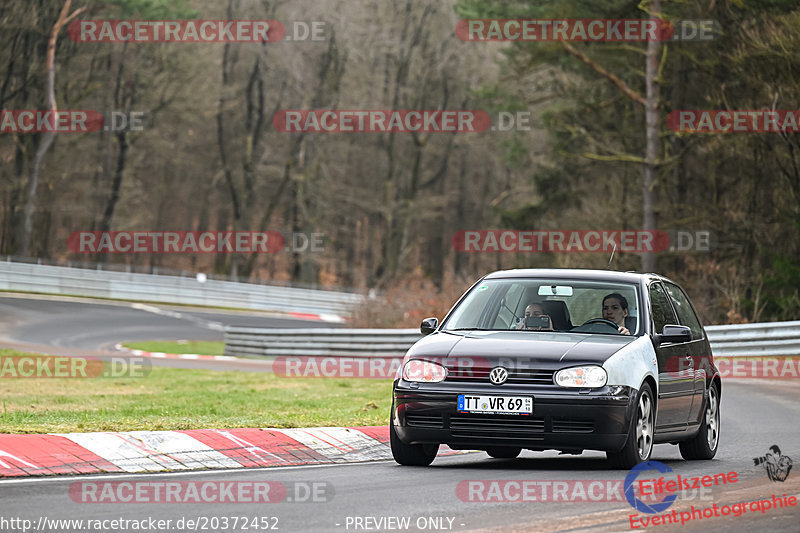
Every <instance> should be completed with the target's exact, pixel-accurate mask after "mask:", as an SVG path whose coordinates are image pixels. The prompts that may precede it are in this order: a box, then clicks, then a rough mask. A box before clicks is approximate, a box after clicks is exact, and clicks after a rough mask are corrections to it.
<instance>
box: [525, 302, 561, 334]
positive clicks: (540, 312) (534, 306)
mask: <svg viewBox="0 0 800 533" xmlns="http://www.w3.org/2000/svg"><path fill="white" fill-rule="evenodd" d="M532 316H534V317H547V323H548V327H546V328H545V327H542V326H534V327H527V326H525V319H526V318H528V317H532ZM516 329H524V330H527V331H553V320H552V319H551V318H550V315H548V314H547V313H546V312H545V310H544V306H543V305H542V304H541V303H539V302H532V303H530V304H528V307H526V308H525V316H523V317H522V320H520V322H519V324H517V326H516Z"/></svg>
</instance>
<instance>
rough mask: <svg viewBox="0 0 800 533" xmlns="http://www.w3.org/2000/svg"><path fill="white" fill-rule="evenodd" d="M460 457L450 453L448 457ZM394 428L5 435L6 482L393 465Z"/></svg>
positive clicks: (2, 464) (445, 451)
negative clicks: (119, 474) (13, 479)
mask: <svg viewBox="0 0 800 533" xmlns="http://www.w3.org/2000/svg"><path fill="white" fill-rule="evenodd" d="M456 453H463V452H455V451H453V450H451V449H450V448H448V447H447V446H444V445H443V446H442V447H441V448H440V450H439V454H440V455H452V454H456ZM391 458H392V454H391V451H390V449H389V428H388V426H367V427H358V428H346V427H321V428H293V429H274V428H261V429H259V428H251V429H190V430H184V431H122V432H115V433H112V432H103V433H101V432H97V433H64V434H47V435H9V434H0V477H20V476H45V475H54V474H95V473H101V472H129V473H133V472H163V471H175V470H202V469H223V468H256V467H269V466H290V465H305V464H326V463H327V464H330V463H353V462H363V461H380V460H385V459H391Z"/></svg>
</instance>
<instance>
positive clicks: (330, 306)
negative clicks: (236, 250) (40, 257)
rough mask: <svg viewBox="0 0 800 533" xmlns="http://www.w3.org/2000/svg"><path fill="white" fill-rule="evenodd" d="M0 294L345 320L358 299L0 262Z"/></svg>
mask: <svg viewBox="0 0 800 533" xmlns="http://www.w3.org/2000/svg"><path fill="white" fill-rule="evenodd" d="M0 290H6V291H22V292H36V293H47V294H61V295H70V296H90V297H97V298H110V299H121V300H140V301H148V302H161V303H170V304H188V305H203V306H213V307H231V308H238V309H253V310H261V311H283V312H297V313H313V314H316V315H323V316H324V315H333V316H336V317H346V316H349V315H350V314H351V312H352V310H353V308H354V307H356V306H357V305H358V304H359V303H360V302H361V301H362V300H363V297H362V296H361V295H359V294H354V293H348V292H335V291H324V290H316V289H299V288H291V287H278V286H272V285H257V284H253V283H238V282H234V281H220V280H212V279H207V280H205V281H203V282H201V281H199V280H198V279H196V278H194V277H178V276H163V275H154V274H135V273H128V272H111V271H105V270H88V269H81V268H69V267H60V266H49V265H36V264H29V263H14V262H10V261H0Z"/></svg>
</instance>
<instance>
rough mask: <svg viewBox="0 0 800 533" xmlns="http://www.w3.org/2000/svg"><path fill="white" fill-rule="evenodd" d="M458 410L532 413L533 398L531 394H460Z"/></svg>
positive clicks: (510, 413)
mask: <svg viewBox="0 0 800 533" xmlns="http://www.w3.org/2000/svg"><path fill="white" fill-rule="evenodd" d="M458 410H459V411H461V412H462V413H486V414H502V415H530V414H532V413H533V398H532V397H530V396H473V395H470V394H459V395H458Z"/></svg>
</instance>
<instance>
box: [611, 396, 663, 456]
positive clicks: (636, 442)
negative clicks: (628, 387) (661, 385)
mask: <svg viewBox="0 0 800 533" xmlns="http://www.w3.org/2000/svg"><path fill="white" fill-rule="evenodd" d="M654 422H655V402H653V390H652V389H651V388H650V385H648V384H647V383H644V384H643V385H642V388H641V389H640V390H639V396H638V398H637V400H636V412H635V415H634V417H633V420H631V427H630V429H629V430H628V438H627V440H626V441H625V447H624V448H622V451H620V452H606V457H608V462H609V463H610V464H611V466H612V467H613V468H620V469H626V470H627V469H630V468H633V467H634V466H636V465H638V464H639V463H642V462H644V461H647V460H648V459H650V454H651V453H652V451H653V429H654V428H655V424H654Z"/></svg>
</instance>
